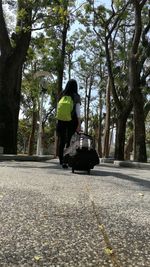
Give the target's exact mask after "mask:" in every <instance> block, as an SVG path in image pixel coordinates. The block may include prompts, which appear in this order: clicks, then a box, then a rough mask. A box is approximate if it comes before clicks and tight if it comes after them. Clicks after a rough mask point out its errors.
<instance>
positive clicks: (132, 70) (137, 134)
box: [129, 0, 147, 162]
mask: <svg viewBox="0 0 150 267" xmlns="http://www.w3.org/2000/svg"><path fill="white" fill-rule="evenodd" d="M145 3H146V0H143V1H142V3H141V4H140V3H139V2H138V1H133V5H134V12H135V30H134V37H133V42H132V47H131V50H130V57H129V87H130V92H131V99H132V102H133V111H134V160H135V161H141V162H146V161H147V155H146V144H145V123H144V101H143V95H142V92H141V88H140V66H139V65H140V64H139V43H140V38H141V32H142V19H141V11H142V8H143V6H144V4H145Z"/></svg>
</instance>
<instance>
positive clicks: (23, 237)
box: [0, 160, 150, 267]
mask: <svg viewBox="0 0 150 267" xmlns="http://www.w3.org/2000/svg"><path fill="white" fill-rule="evenodd" d="M149 192H150V170H143V169H131V168H121V167H114V166H111V165H110V166H108V165H107V166H105V165H103V166H101V165H99V166H96V167H95V168H94V170H92V171H91V174H90V175H88V174H86V173H84V172H77V173H74V174H72V173H71V170H70V169H68V170H64V169H62V168H61V167H60V166H59V164H58V161H57V160H49V161H46V162H31V161H30V162H16V161H3V162H0V233H1V235H0V266H6V267H9V266H19V267H21V266H26V267H30V266H48V267H67V266H70V267H86V266H92V267H98V266H100V267H105V266H106V267H114V266H115V267H143V266H145V267H149V266H150V193H149Z"/></svg>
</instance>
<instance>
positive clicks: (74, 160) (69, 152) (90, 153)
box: [64, 133, 99, 174]
mask: <svg viewBox="0 0 150 267" xmlns="http://www.w3.org/2000/svg"><path fill="white" fill-rule="evenodd" d="M64 163H68V165H69V166H70V167H72V172H73V173H74V171H75V170H85V171H87V172H88V174H90V170H91V169H93V168H94V166H95V165H97V164H99V157H98V154H97V152H96V150H95V144H94V141H93V138H92V136H90V135H87V134H84V133H79V134H77V133H75V134H74V135H73V137H72V139H71V142H70V146H69V148H67V149H66V151H65V153H64Z"/></svg>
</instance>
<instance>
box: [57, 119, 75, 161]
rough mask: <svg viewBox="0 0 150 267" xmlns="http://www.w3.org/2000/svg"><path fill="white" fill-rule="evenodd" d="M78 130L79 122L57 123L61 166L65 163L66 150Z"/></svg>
mask: <svg viewBox="0 0 150 267" xmlns="http://www.w3.org/2000/svg"><path fill="white" fill-rule="evenodd" d="M76 128H77V122H76V120H74V121H59V120H58V123H57V128H56V131H57V136H58V157H59V161H60V164H62V163H63V155H64V148H65V147H66V148H67V147H69V145H70V140H71V137H72V135H73V134H74V133H75V131H76Z"/></svg>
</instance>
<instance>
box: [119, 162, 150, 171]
mask: <svg viewBox="0 0 150 267" xmlns="http://www.w3.org/2000/svg"><path fill="white" fill-rule="evenodd" d="M114 166H118V167H119V166H120V167H130V168H139V169H146V170H150V163H142V162H135V161H119V160H114Z"/></svg>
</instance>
